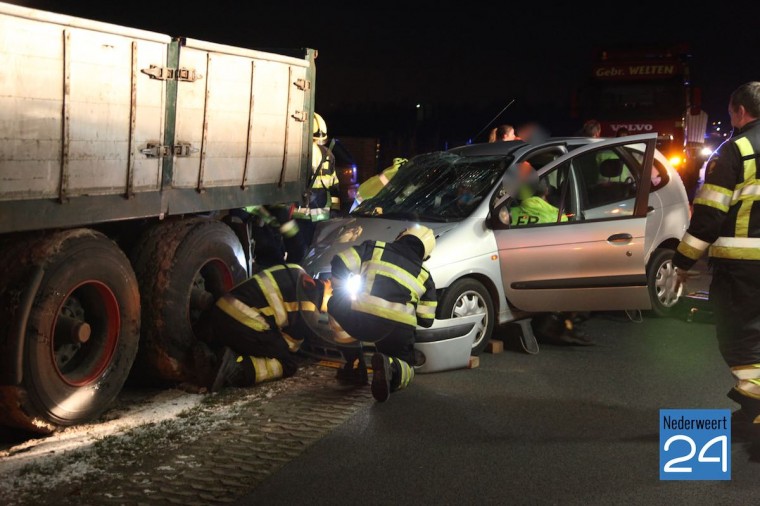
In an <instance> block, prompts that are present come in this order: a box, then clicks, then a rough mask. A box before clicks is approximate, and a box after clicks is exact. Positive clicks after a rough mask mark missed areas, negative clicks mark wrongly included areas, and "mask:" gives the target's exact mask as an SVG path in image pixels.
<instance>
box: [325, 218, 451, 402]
mask: <svg viewBox="0 0 760 506" xmlns="http://www.w3.org/2000/svg"><path fill="white" fill-rule="evenodd" d="M434 247H435V236H434V235H433V231H432V230H430V229H429V228H427V227H423V226H415V227H411V228H407V229H405V230H403V231H402V232H401V233H400V234H399V235H398V236H397V238H396V240H395V241H393V242H392V243H385V242H382V241H364V242H363V243H361V244H360V245H358V246H353V247H351V248H348V249H347V250H345V251H343V252H341V253H339V254H338V255H336V256H335V257H334V258H333V259H332V261H331V267H332V280H331V281H332V284H333V288H334V294H333V297H332V298H330V300H329V303H328V314H329V319H330V324H331V326H332V327H333V329H334V331H335V341H336V342H337V343H338V345H339V348H340V350H341V352H342V353H343V356H344V357H345V359H346V364H345V367H344V368H343V369H341V370H339V371H338V375H337V378H338V380H339V381H341V382H347V383H353V384H360V385H361V384H366V383H367V370H366V364H365V362H364V354H363V352H362V345H361V342H362V341H365V342H371V343H374V345H375V349H376V351H377V353H375V354H374V355H373V356H372V370H373V377H372V395H373V397H374V398H375V399H376V400H378V401H380V402H383V401H386V400H387V399H388V397H389V396H390V393H391V392H394V391H396V390H400V389H402V388H405V387H406V386H408V385H409V383H410V382H411V381H412V378H414V342H415V332H416V326H417V325H419V326H422V327H430V326H432V325H433V320H434V319H435V310H436V306H437V300H436V293H435V283H434V282H433V278H432V277H431V276H430V272H428V270H427V269H426V268H425V267H423V265H422V262H423V261H424V260H425V259H427V258H428V257H429V256H430V253H431V252H432V251H433V248H434Z"/></svg>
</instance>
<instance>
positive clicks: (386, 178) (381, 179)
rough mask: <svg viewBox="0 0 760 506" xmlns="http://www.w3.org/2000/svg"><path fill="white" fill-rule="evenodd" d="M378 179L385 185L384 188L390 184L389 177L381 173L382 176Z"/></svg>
mask: <svg viewBox="0 0 760 506" xmlns="http://www.w3.org/2000/svg"><path fill="white" fill-rule="evenodd" d="M377 178H378V179H379V180H380V181H381V182H382V183H383V186H385V185H387V184H388V176H386V175H385V174H383V173H380V175H379V176H377Z"/></svg>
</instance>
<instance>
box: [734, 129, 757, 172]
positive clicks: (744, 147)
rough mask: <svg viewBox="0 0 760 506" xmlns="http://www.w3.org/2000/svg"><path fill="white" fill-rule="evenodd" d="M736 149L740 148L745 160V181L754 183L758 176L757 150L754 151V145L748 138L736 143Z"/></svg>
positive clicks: (737, 140) (740, 139) (741, 138)
mask: <svg viewBox="0 0 760 506" xmlns="http://www.w3.org/2000/svg"><path fill="white" fill-rule="evenodd" d="M734 144H736V147H737V148H739V154H740V155H742V158H746V159H745V160H744V180H745V181H752V180H754V179H755V175H756V174H757V163H755V157H754V156H753V155H754V154H755V150H754V149H752V143H751V142H750V141H749V139H748V138H746V137H740V138H738V139H736V141H735V142H734Z"/></svg>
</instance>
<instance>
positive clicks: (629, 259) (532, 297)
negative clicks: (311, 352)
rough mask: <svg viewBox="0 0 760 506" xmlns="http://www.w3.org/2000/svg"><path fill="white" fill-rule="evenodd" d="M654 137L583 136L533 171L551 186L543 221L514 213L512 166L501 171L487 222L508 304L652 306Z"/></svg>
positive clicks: (519, 162) (520, 162) (520, 163)
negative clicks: (586, 139) (648, 247)
mask: <svg viewBox="0 0 760 506" xmlns="http://www.w3.org/2000/svg"><path fill="white" fill-rule="evenodd" d="M655 143H656V135H654V134H645V135H636V136H629V137H624V138H616V139H609V140H605V141H601V142H590V143H588V144H586V145H583V146H581V147H577V148H576V149H572V151H570V152H569V153H567V154H566V155H564V156H562V157H560V158H558V159H556V160H554V161H553V162H551V163H549V164H547V165H545V166H544V167H543V168H541V169H539V170H537V171H536V172H535V176H538V178H539V180H540V181H544V183H548V184H544V186H545V187H546V186H548V187H552V186H554V185H557V186H555V187H553V188H550V189H549V190H548V191H547V193H546V195H545V196H544V200H546V201H548V202H550V203H552V205H554V206H555V207H554V209H555V211H554V212H555V214H556V218H555V219H553V220H550V222H546V221H544V222H536V220H534V219H532V218H525V219H522V218H520V217H519V216H518V214H519V213H518V214H515V212H514V209H515V208H514V207H512V206H514V204H515V202H516V199H517V198H518V197H512V195H518V194H519V191H518V190H516V187H515V183H514V174H516V173H519V170H508V171H507V176H505V182H504V187H503V189H502V191H501V192H497V196H496V198H494V199H493V203H492V206H491V213H490V218H489V223H490V225H491V227H492V228H493V230H494V235H495V238H496V242H497V246H498V250H499V261H500V266H501V274H502V281H503V283H504V290H505V293H506V296H507V299H508V301H509V303H510V304H512V305H513V306H515V307H517V308H518V309H521V310H524V311H537V312H543V311H590V310H618V309H649V308H650V307H651V303H650V299H649V295H648V291H647V283H646V263H645V229H646V221H647V212H648V209H647V206H648V194H649V186H650V178H649V176H650V173H651V167H652V164H653V159H654V150H655ZM634 154H636V156H634ZM530 156H531V155H530V154H527V155H523V156H522V157H519V158H518V159H516V161H515V164H514V167H524V166H525V164H524V162H525V161H530V160H529V158H530ZM644 167H649V169H648V170H644ZM510 178H511V179H510ZM542 205H543V204H542ZM531 220H533V221H531ZM518 222H520V224H519V225H518Z"/></svg>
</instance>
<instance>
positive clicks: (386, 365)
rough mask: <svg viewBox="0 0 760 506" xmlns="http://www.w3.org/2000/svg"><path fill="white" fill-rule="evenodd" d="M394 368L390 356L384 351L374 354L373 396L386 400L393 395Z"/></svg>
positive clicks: (379, 400) (381, 400) (378, 399)
mask: <svg viewBox="0 0 760 506" xmlns="http://www.w3.org/2000/svg"><path fill="white" fill-rule="evenodd" d="M392 375H393V373H392V368H391V362H390V359H389V357H387V356H385V355H383V354H382V353H375V354H374V355H372V397H374V398H375V400H376V401H377V402H385V401H387V400H388V397H390V395H391V377H392Z"/></svg>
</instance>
